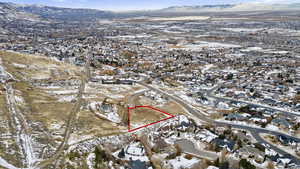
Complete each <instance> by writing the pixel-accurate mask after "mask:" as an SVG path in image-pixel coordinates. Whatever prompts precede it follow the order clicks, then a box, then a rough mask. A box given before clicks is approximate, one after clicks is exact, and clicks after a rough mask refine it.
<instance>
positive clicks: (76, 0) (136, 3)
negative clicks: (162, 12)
mask: <svg viewBox="0 0 300 169" xmlns="http://www.w3.org/2000/svg"><path fill="white" fill-rule="evenodd" d="M0 1H1V2H13V3H18V4H39V5H48V6H59V7H70V8H93V9H102V10H114V11H123V10H143V9H160V8H166V7H169V6H181V5H214V4H237V3H245V2H265V3H297V2H298V3H300V0H0Z"/></svg>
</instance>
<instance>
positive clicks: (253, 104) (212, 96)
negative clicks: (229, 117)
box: [205, 85, 300, 116]
mask: <svg viewBox="0 0 300 169" xmlns="http://www.w3.org/2000/svg"><path fill="white" fill-rule="evenodd" d="M220 87H221V86H220V85H218V86H216V87H214V88H212V89H210V90H208V91H206V92H205V94H206V96H207V97H210V98H213V99H216V100H218V101H222V102H224V101H235V102H238V103H243V104H247V105H251V106H253V107H261V108H265V109H269V110H272V111H274V112H281V113H283V114H286V115H296V116H300V113H296V112H289V111H284V110H280V109H277V108H274V107H271V106H268V105H261V104H257V103H251V102H248V101H243V100H236V99H231V98H224V97H218V96H215V95H213V92H214V91H216V90H217V89H218V88H220Z"/></svg>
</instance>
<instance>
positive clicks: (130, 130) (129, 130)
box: [128, 106, 175, 132]
mask: <svg viewBox="0 0 300 169" xmlns="http://www.w3.org/2000/svg"><path fill="white" fill-rule="evenodd" d="M141 107H143V108H149V109H152V110H155V111H158V112H160V113H163V114H166V115H168V116H170V117H167V118H164V119H162V120H159V121H156V122H153V123H149V124H146V125H143V126H140V127H137V128H134V129H130V110H132V109H136V108H141ZM173 117H175V116H174V115H172V114H169V113H166V112H164V111H161V110H159V109H157V108H154V107H151V106H135V107H128V132H133V131H136V130H139V129H141V128H144V127H148V126H150V125H153V124H157V123H160V122H162V121H165V120H168V119H170V118H173Z"/></svg>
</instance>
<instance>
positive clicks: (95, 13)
mask: <svg viewBox="0 0 300 169" xmlns="http://www.w3.org/2000/svg"><path fill="white" fill-rule="evenodd" d="M17 9H18V10H19V11H22V12H27V13H32V14H35V15H38V16H40V17H42V18H45V19H54V20H73V21H82V20H94V19H99V18H113V17H114V16H115V14H114V13H113V12H108V11H101V10H96V9H73V8H60V7H50V6H39V5H23V6H18V7H17Z"/></svg>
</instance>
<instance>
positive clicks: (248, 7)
mask: <svg viewBox="0 0 300 169" xmlns="http://www.w3.org/2000/svg"><path fill="white" fill-rule="evenodd" d="M264 10H267V11H285V10H287V11H291V10H300V3H295V4H265V3H241V4H236V5H231V4H226V5H204V6H173V7H169V8H165V9H161V10H159V11H160V12H181V13H182V12H187V13H195V12H234V11H264Z"/></svg>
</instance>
